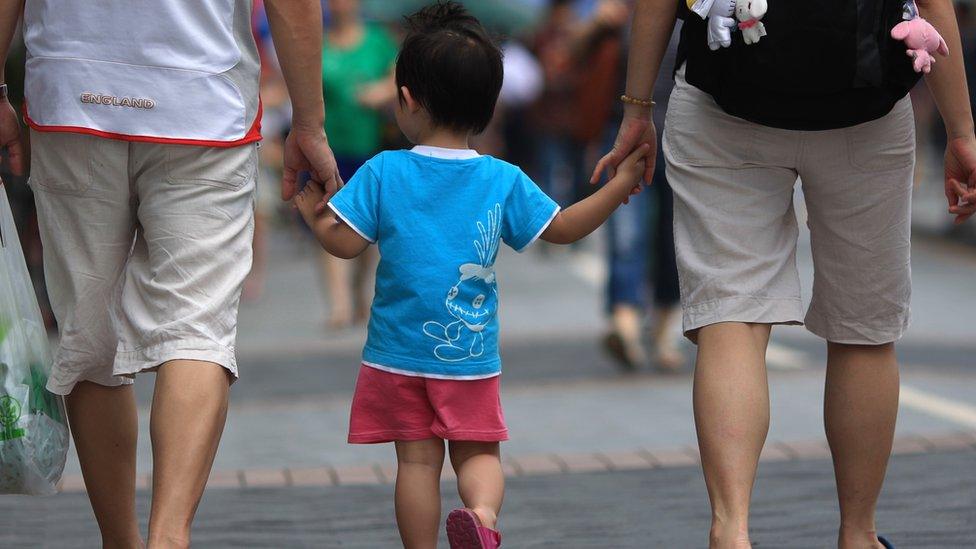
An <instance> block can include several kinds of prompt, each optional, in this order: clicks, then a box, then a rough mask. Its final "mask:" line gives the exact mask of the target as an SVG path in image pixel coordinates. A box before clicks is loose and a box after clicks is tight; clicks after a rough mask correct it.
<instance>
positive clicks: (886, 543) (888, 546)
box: [878, 536, 895, 549]
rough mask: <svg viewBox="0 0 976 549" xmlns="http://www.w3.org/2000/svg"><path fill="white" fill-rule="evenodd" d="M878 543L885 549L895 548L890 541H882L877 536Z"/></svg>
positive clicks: (881, 538) (882, 539)
mask: <svg viewBox="0 0 976 549" xmlns="http://www.w3.org/2000/svg"><path fill="white" fill-rule="evenodd" d="M878 541H879V542H881V545H884V546H885V549H895V546H894V545H892V544H891V542H890V541H888V540H886V539H884V538H883V537H881V536H878Z"/></svg>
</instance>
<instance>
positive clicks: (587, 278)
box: [570, 252, 607, 288]
mask: <svg viewBox="0 0 976 549" xmlns="http://www.w3.org/2000/svg"><path fill="white" fill-rule="evenodd" d="M570 265H571V266H572V270H573V273H574V274H576V276H578V277H579V278H580V279H582V280H583V282H585V283H586V284H588V285H589V286H591V287H593V288H602V287H603V285H604V284H606V283H607V282H606V281H607V266H606V261H605V260H604V259H603V258H602V257H601V256H599V255H597V254H594V253H589V252H581V253H577V254H576V255H575V256H574V257H573V258H572V260H571V261H570Z"/></svg>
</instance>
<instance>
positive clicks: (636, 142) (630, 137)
mask: <svg viewBox="0 0 976 549" xmlns="http://www.w3.org/2000/svg"><path fill="white" fill-rule="evenodd" d="M626 108H627V109H628V111H629V112H627V113H626V114H625V116H624V120H623V122H622V123H621V125H620V131H619V132H618V133H617V140H616V142H615V143H614V144H613V149H611V150H610V152H608V153H607V154H606V155H605V156H604V157H603V158H601V159H600V162H598V163H597V165H596V169H594V170H593V175H592V176H591V177H590V183H591V184H594V185H595V184H596V183H598V182H599V181H600V177H601V176H602V175H603V173H604V172H606V173H607V175H608V176H609V177H613V176H614V175H615V174H616V172H617V169H618V166H620V163H621V162H623V161H624V159H626V158H627V155H629V154H630V153H632V152H634V151H635V150H636V149H637V148H638V147H640V146H641V145H644V144H646V145H648V147H649V149H650V152H649V153H648V154H647V155H646V157H647V158H646V160H645V162H644V170H643V180H644V183H645V184H647V185H650V183H651V178H652V177H653V175H654V163H655V160H656V158H655V157H656V156H657V130H656V129H655V128H654V122H653V121H651V118H650V116H649V112H648V111H647V110H643V111H642V110H640V108H639V107H637V108H635V106H633V105H627V107H626Z"/></svg>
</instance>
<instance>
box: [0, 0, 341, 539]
mask: <svg viewBox="0 0 976 549" xmlns="http://www.w3.org/2000/svg"><path fill="white" fill-rule="evenodd" d="M252 5H253V0H208V1H207V2H186V1H183V0H100V1H99V2H76V1H74V0H27V2H26V6H25V3H24V1H23V0H20V1H16V0H12V1H8V2H4V3H3V4H2V8H0V61H2V60H4V59H5V58H6V54H7V48H8V46H9V44H10V41H11V39H12V37H13V35H14V32H15V29H16V27H17V21H18V19H19V18H20V16H21V13H22V10H23V19H24V24H23V28H24V41H25V44H26V46H27V51H28V58H27V73H26V74H27V79H26V94H25V95H26V104H27V106H26V109H25V118H26V120H27V122H28V123H29V124H30V126H31V144H32V159H31V174H30V176H31V179H30V183H31V186H32V188H33V190H34V195H35V200H36V202H37V207H38V214H39V224H40V230H41V237H42V240H43V243H44V260H45V271H46V277H47V280H48V289H49V292H50V294H51V301H52V305H53V308H54V310H55V314H56V315H57V318H58V323H59V328H60V336H61V338H60V346H59V349H58V352H57V354H56V357H55V362H54V365H53V368H52V374H51V378H50V380H49V383H48V388H49V389H50V390H51V391H53V392H55V393H57V394H62V395H66V404H67V409H68V416H69V420H70V423H71V430H72V434H73V436H74V441H75V446H76V448H77V450H78V460H79V462H80V463H81V469H82V473H83V474H84V478H85V485H86V488H87V492H88V497H89V500H90V501H91V504H92V508H93V510H94V512H95V518H96V519H97V520H98V524H99V528H100V530H101V534H102V543H103V546H104V547H120V548H121V547H124V548H134V547H141V546H142V540H141V536H140V531H139V523H138V520H137V516H136V509H135V486H136V438H137V434H138V425H139V424H138V421H137V410H136V401H135V396H134V393H133V390H132V385H131V384H132V378H133V377H134V376H135V375H136V374H139V373H143V372H149V371H153V372H156V384H155V394H154V397H153V403H152V417H151V420H150V435H151V438H152V443H153V478H152V510H151V512H150V517H149V539H148V545H149V547H186V546H189V543H190V525H191V523H192V522H193V516H194V513H195V512H196V509H197V505H198V504H199V502H200V497H201V495H202V494H203V490H204V487H205V486H206V484H207V479H208V478H209V476H210V470H211V466H212V464H213V460H214V456H215V454H216V451H217V446H218V443H219V441H220V435H221V432H222V430H223V427H224V420H225V418H226V414H227V400H228V392H229V387H230V384H231V383H232V381H233V380H234V379H236V378H237V373H238V372H237V361H236V356H235V355H236V353H235V338H236V332H237V309H238V303H239V298H240V294H241V287H242V284H243V281H244V277H245V276H246V275H247V273H248V271H249V270H250V268H251V256H252V248H251V243H252V236H253V231H254V188H255V173H256V170H257V165H256V161H257V151H256V148H257V145H256V142H257V141H258V140H259V139H260V138H261V134H260V127H261V124H260V121H261V105H260V99H259V97H258V79H259V72H260V63H259V59H258V51H257V47H256V45H255V42H254V37H253V35H252V31H251V10H252ZM265 5H266V7H267V12H268V17H269V19H270V22H271V28H272V34H273V36H274V38H275V46H276V50H277V54H278V59H279V61H280V64H281V68H282V71H283V73H284V77H285V81H286V83H287V86H288V91H289V95H290V96H291V101H292V105H293V108H294V113H293V117H292V131H291V134H290V135H289V136H288V139H287V140H286V142H285V148H284V149H285V152H284V156H285V158H284V168H285V169H284V171H285V177H284V182H283V195H284V196H283V198H285V199H290V198H291V197H292V195H294V193H295V185H296V176H297V174H298V172H299V171H302V170H308V171H310V172H311V173H312V177H313V178H314V179H316V180H318V181H320V182H322V183H323V184H324V185H325V186H326V187H328V188H330V189H331V190H334V189H335V187H336V184H337V181H338V178H337V176H336V165H335V160H334V159H333V156H332V152H331V150H330V149H329V144H328V141H327V139H326V136H325V132H324V130H323V121H324V118H325V112H324V105H323V100H322V92H321V87H320V80H319V76H320V75H321V74H322V71H321V62H322V61H321V59H322V58H321V47H322V25H321V21H322V11H321V6H320V4H319V0H288V1H284V0H265ZM0 82H2V73H0ZM0 95H2V94H0ZM19 130H20V127H19V121H18V117H17V114H16V113H15V111H14V110H13V109H12V108H11V107H10V105H9V103H7V102H6V101H5V100H3V99H0V147H4V148H6V149H7V151H8V153H9V160H10V163H11V167H12V168H13V170H14V171H16V172H19V171H22V170H23V169H24V167H25V166H24V158H23V156H22V154H21V147H20V141H19Z"/></svg>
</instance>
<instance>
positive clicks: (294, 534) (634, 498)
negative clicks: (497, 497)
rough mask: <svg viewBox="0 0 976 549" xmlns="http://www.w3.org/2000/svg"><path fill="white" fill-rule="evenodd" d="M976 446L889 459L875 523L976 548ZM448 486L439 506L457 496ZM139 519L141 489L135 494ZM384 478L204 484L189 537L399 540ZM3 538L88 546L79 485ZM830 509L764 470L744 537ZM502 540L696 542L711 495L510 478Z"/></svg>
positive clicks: (799, 526)
mask: <svg viewBox="0 0 976 549" xmlns="http://www.w3.org/2000/svg"><path fill="white" fill-rule="evenodd" d="M974 472H976V451H974V450H973V449H969V450H961V451H955V452H943V453H928V454H916V455H900V456H896V457H894V458H893V459H892V462H891V466H890V468H889V475H888V477H889V481H888V483H887V485H886V489H885V493H884V495H883V497H882V501H881V504H880V508H879V512H878V521H879V528H880V529H881V530H882V532H883V533H884V534H885V535H887V536H888V537H889V539H891V540H892V541H893V542H894V543H895V545H896V546H897V547H899V548H904V547H911V548H948V547H952V548H955V547H974V546H976V475H974ZM452 490H453V486H452V485H450V484H447V483H445V484H444V493H445V499H444V508H445V512H446V510H447V509H448V508H451V507H454V506H456V505H458V502H457V498H456V497H455V496H454V495H453V494H452ZM139 504H140V511H141V515H142V516H143V517H145V515H146V510H147V509H146V507H147V495H146V494H145V492H142V493H141V494H140V501H139ZM392 506H393V503H392V488H391V487H390V486H388V485H368V486H336V487H321V488H311V487H308V488H299V487H292V488H249V489H240V488H234V489H212V490H209V491H208V492H207V495H206V496H205V498H204V500H203V504H202V506H201V509H200V512H199V515H198V519H197V524H196V529H195V532H194V536H195V537H194V541H195V547H203V548H210V547H215V548H219V547H269V548H291V547H316V548H333V547H336V548H338V547H343V548H363V549H367V548H368V549H382V548H387V547H390V548H395V547H398V546H399V545H398V538H397V534H396V530H395V526H394V523H393V518H392V516H393V507H392ZM0 515H2V516H3V517H4V519H5V520H4V522H5V524H7V525H8V527H7V528H4V529H2V530H0V547H11V548H14V547H18V548H19V547H52V548H53V547H79V548H86V547H96V546H97V544H98V537H97V531H96V530H95V527H94V520H93V518H92V516H91V511H90V510H89V509H88V505H87V502H86V501H85V498H84V495H82V494H79V493H75V494H62V495H59V496H55V497H50V498H25V497H15V498H3V499H0ZM836 523H837V513H836V508H835V502H834V489H833V477H832V474H831V469H830V462H829V461H828V460H825V459H807V460H799V461H788V462H769V463H764V464H763V465H762V466H761V467H760V474H759V481H758V482H757V485H756V496H755V502H754V507H753V523H752V533H753V538H754V542H755V543H756V546H757V547H773V548H786V547H789V548H829V547H834V546H835V545H834V533H835V528H836ZM502 527H503V531H504V535H505V542H506V546H507V547H517V548H531V547H564V548H573V549H575V548H581V549H582V548H601V549H604V548H614V549H617V548H619V549H626V548H635V549H636V548H641V549H646V548H657V547H669V548H670V547H675V548H692V547H704V546H705V539H706V530H707V528H708V502H707V496H706V494H705V488H704V483H703V481H702V478H701V473H700V471H699V470H698V468H697V467H695V466H685V467H677V468H663V469H662V468H658V469H646V470H636V471H615V472H601V473H572V474H562V475H529V476H522V477H518V478H514V479H511V480H510V481H509V484H508V495H507V499H506V506H505V509H504V511H503V523H502Z"/></svg>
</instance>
